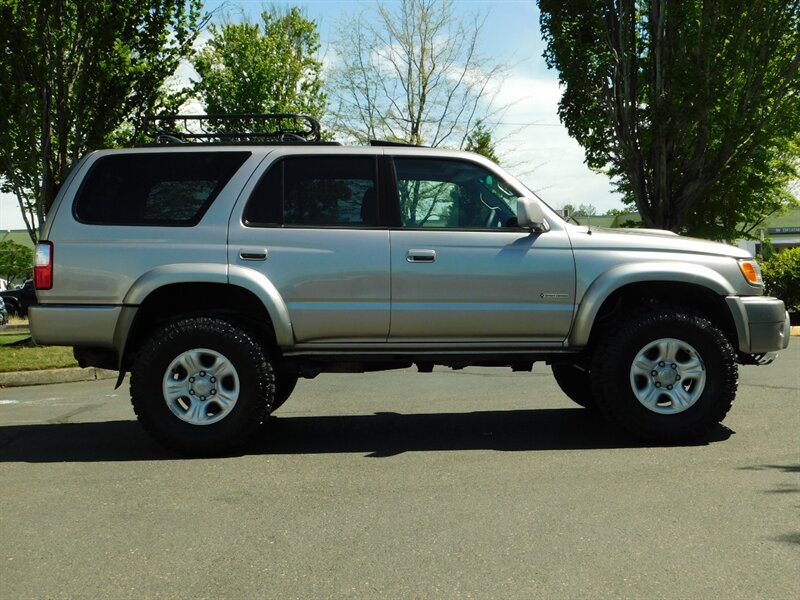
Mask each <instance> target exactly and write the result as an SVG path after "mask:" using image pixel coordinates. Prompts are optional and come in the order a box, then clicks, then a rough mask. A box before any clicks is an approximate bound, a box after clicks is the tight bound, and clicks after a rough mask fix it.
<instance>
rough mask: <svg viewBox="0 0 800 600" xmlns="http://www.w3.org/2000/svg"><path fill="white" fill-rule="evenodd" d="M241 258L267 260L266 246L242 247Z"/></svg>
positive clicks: (240, 250)
mask: <svg viewBox="0 0 800 600" xmlns="http://www.w3.org/2000/svg"><path fill="white" fill-rule="evenodd" d="M239 258H241V259H242V260H267V249H266V248H240V249H239Z"/></svg>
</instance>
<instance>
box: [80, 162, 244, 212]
mask: <svg viewBox="0 0 800 600" xmlns="http://www.w3.org/2000/svg"><path fill="white" fill-rule="evenodd" d="M249 156H250V153H249V152H163V153H140V154H133V153H131V154H114V155H109V156H103V157H101V158H99V159H97V161H95V163H94V164H93V165H92V167H91V170H90V171H89V174H88V175H87V177H86V179H85V181H84V182H83V185H82V186H81V189H80V190H79V191H78V197H77V198H76V200H75V208H74V210H75V217H76V218H77V219H78V220H79V221H81V222H83V223H89V224H97V225H165V226H192V225H196V224H197V223H199V222H200V219H201V218H202V217H203V215H204V214H205V212H206V211H207V210H208V208H209V207H210V206H211V203H212V202H214V199H215V198H216V197H217V195H219V193H220V191H222V188H223V187H225V184H227V183H228V181H229V180H230V179H231V177H233V175H234V173H236V171H237V170H238V169H239V167H241V166H242V164H243V163H244V161H245V160H247V158H248V157H249Z"/></svg>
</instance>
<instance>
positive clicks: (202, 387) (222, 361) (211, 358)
mask: <svg viewBox="0 0 800 600" xmlns="http://www.w3.org/2000/svg"><path fill="white" fill-rule="evenodd" d="M162 389H163V392H164V401H165V402H166V403H167V406H168V407H169V409H170V410H171V411H172V413H173V414H174V415H175V416H177V417H178V418H179V419H181V420H182V421H185V422H187V423H190V424H191V425H210V424H212V423H216V422H218V421H220V420H222V419H224V418H225V417H226V416H227V415H228V414H230V412H231V411H232V410H233V407H234V406H235V405H236V400H237V399H238V397H239V393H240V388H239V375H238V373H237V372H236V369H235V368H234V367H233V364H231V362H230V361H229V360H228V359H227V358H226V357H225V356H224V355H222V354H220V353H219V352H217V351H216V350H210V349H208V348H194V349H191V350H187V351H185V352H183V353H182V354H180V355H179V356H177V357H176V358H175V359H174V360H173V361H172V362H171V363H170V365H169V367H168V368H167V371H166V373H165V375H164V381H163V384H162Z"/></svg>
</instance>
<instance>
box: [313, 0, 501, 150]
mask: <svg viewBox="0 0 800 600" xmlns="http://www.w3.org/2000/svg"><path fill="white" fill-rule="evenodd" d="M482 24H483V19H482V17H481V16H480V15H474V16H473V17H464V16H461V15H459V14H457V9H456V6H455V5H454V3H453V2H452V0H402V2H397V3H388V2H382V3H378V4H377V5H376V7H375V9H374V10H373V11H366V12H365V13H362V14H361V15H358V16H356V17H351V18H348V19H347V20H346V21H345V22H344V23H343V24H342V25H341V26H340V27H339V31H338V35H339V37H338V40H337V41H336V43H334V45H333V49H334V52H335V55H336V62H335V63H334V64H335V66H334V68H333V70H332V74H331V76H330V78H329V81H330V87H329V89H330V94H331V97H332V99H333V100H334V102H333V105H334V107H333V108H334V115H335V120H336V123H335V127H336V129H337V130H338V131H340V132H341V133H342V134H344V135H345V136H346V137H349V138H352V139H355V140H356V141H358V142H361V143H364V142H367V141H368V140H370V139H382V140H390V141H399V142H406V143H410V144H426V145H430V146H449V147H456V148H463V147H464V146H465V144H466V140H467V137H468V136H469V135H470V134H471V133H473V132H474V131H475V128H476V125H477V124H478V122H479V121H480V120H482V119H483V121H484V126H485V123H486V120H485V117H486V116H488V115H490V114H493V112H495V111H496V109H494V108H493V105H494V99H495V97H496V94H497V92H498V91H499V89H500V86H499V85H496V84H498V83H499V82H500V81H501V79H502V76H503V74H504V73H505V67H504V66H503V65H496V64H495V65H493V64H491V62H490V61H488V60H486V59H484V58H482V57H481V56H479V54H478V52H477V45H478V39H479V37H480V34H481V26H482ZM499 110H500V111H502V108H500V109H499Z"/></svg>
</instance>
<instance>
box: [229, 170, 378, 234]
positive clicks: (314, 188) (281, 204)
mask: <svg viewBox="0 0 800 600" xmlns="http://www.w3.org/2000/svg"><path fill="white" fill-rule="evenodd" d="M376 189H377V176H376V159H375V157H372V156H366V157H365V156H359V157H354V156H353V157H328V156H298V157H290V158H285V159H283V160H281V161H280V162H278V163H277V164H274V165H272V166H271V167H270V169H269V171H268V172H267V173H266V174H265V175H264V177H263V178H262V179H261V181H259V183H258V185H257V186H256V189H255V190H254V191H253V194H252V196H251V197H250V200H249V202H248V204H247V208H246V209H245V214H244V220H245V223H246V224H247V225H251V226H281V225H288V226H300V227H302V226H312V227H324V226H332V227H337V226H338V227H358V226H371V225H377V223H378V197H377V193H376Z"/></svg>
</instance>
